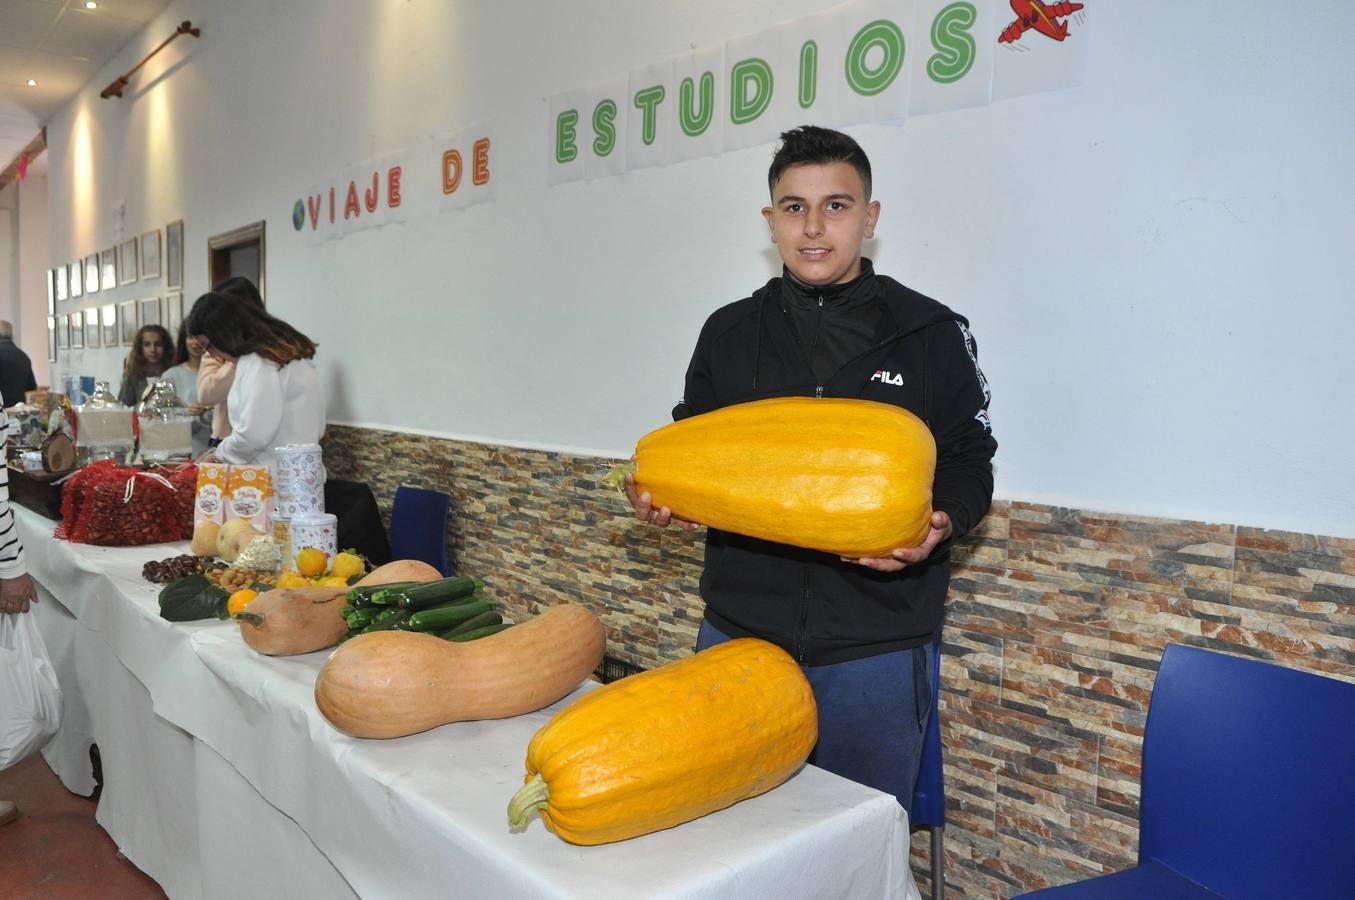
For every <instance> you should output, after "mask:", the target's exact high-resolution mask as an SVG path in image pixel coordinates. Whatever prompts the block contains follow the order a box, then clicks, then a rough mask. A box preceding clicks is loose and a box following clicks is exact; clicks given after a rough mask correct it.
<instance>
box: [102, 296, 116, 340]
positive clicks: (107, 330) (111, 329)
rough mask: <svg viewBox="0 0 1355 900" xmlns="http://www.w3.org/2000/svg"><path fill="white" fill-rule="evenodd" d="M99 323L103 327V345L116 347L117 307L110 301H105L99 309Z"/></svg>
mask: <svg viewBox="0 0 1355 900" xmlns="http://www.w3.org/2000/svg"><path fill="white" fill-rule="evenodd" d="M99 319H100V324H101V325H102V328H103V338H104V341H103V343H104V346H105V347H116V346H117V345H118V308H117V306H115V305H114V304H112V303H106V304H104V305H103V306H102V307H101V308H100V309H99Z"/></svg>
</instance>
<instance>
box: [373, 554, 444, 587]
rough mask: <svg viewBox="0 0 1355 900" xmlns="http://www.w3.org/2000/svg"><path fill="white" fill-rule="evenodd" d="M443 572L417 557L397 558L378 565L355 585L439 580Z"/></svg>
mask: <svg viewBox="0 0 1355 900" xmlns="http://www.w3.org/2000/svg"><path fill="white" fill-rule="evenodd" d="M441 578H442V573H441V572H439V571H438V570H437V569H435V568H433V567H432V566H430V565H429V564H428V563H426V562H422V561H421V560H417V559H397V560H395V561H394V562H388V563H386V564H385V565H384V566H377V567H376V568H375V569H373V570H372V571H370V572H368V573H367V574H366V575H364V576H363V577H362V578H360V579H359V580H358V581H357V582H356V583H354V585H353V586H354V587H358V586H359V585H364V584H395V583H396V582H397V581H438V580H440V579H441Z"/></svg>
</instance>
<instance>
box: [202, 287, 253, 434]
mask: <svg viewBox="0 0 1355 900" xmlns="http://www.w3.org/2000/svg"><path fill="white" fill-rule="evenodd" d="M213 290H215V291H216V292H217V293H219V294H227V295H229V296H232V297H236V298H238V299H240V300H243V301H245V302H246V303H250V304H253V305H254V306H257V307H258V308H259V309H263V308H264V306H263V297H261V296H259V289H258V288H257V287H255V286H254V282H252V281H250V280H249V279H248V278H246V277H244V276H243V275H234V276H232V277H230V278H227V279H226V280H225V281H223V282H221V283H220V284H218V285H217V286H216V287H215V288H214V289H213ZM234 380H235V364H234V363H230V362H222V361H221V360H219V359H217V358H216V357H214V356H211V355H210V354H209V355H207V356H206V357H204V358H203V360H202V365H201V366H199V367H198V402H199V403H203V404H206V405H208V406H211V407H212V436H211V439H210V440H209V442H208V443H209V444H210V445H211V446H213V447H215V446H216V445H217V444H219V443H221V441H222V440H224V439H225V438H226V436H227V435H229V434H230V433H231V419H230V410H229V408H228V407H229V404H228V403H227V402H226V396H227V395H228V394H229V393H230V391H231V384H232V383H233V382H234Z"/></svg>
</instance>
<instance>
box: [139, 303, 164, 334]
mask: <svg viewBox="0 0 1355 900" xmlns="http://www.w3.org/2000/svg"><path fill="white" fill-rule="evenodd" d="M137 312H138V317H137V320H138V321H139V322H140V323H141V327H142V328H145V327H146V326H147V325H159V324H161V323H160V298H159V297H147V298H146V299H145V300H142V301H141V304H140V306H139V307H138V309H137Z"/></svg>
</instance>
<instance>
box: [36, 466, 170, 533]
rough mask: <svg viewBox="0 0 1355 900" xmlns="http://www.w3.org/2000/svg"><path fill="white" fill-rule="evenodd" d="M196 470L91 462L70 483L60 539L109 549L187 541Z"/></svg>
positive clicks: (62, 517)
mask: <svg viewBox="0 0 1355 900" xmlns="http://www.w3.org/2000/svg"><path fill="white" fill-rule="evenodd" d="M188 470H192V473H191V475H190V474H188ZM196 470H197V467H196V466H192V465H189V466H183V467H180V468H177V469H154V470H147V469H131V468H124V467H122V466H119V465H117V464H116V463H115V462H113V461H112V460H101V461H99V462H96V463H91V464H90V465H88V466H86V467H85V468H84V469H82V470H81V471H79V472H77V473H76V474H75V475H74V476H72V477H71V479H70V480H69V481H67V482H66V484H65V487H64V489H63V491H62V501H61V525H60V527H59V528H58V529H57V537H61V538H65V539H66V540H70V541H75V542H77V543H82V544H100V545H103V546H108V547H123V546H131V545H136V544H161V543H165V542H168V541H178V540H186V539H188V538H189V537H191V536H192V533H193V488H194V486H195V485H196V482H197V471H196Z"/></svg>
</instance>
